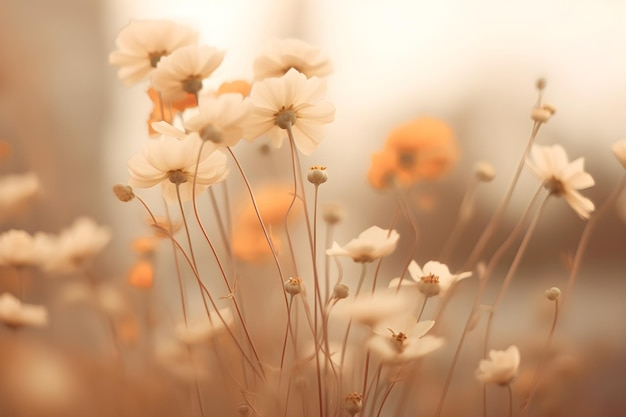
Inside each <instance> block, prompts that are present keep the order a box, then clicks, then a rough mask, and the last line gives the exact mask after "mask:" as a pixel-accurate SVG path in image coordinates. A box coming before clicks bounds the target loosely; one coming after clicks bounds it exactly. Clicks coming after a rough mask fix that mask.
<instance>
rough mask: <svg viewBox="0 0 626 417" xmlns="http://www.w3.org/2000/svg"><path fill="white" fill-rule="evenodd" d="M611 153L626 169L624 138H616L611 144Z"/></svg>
mask: <svg viewBox="0 0 626 417" xmlns="http://www.w3.org/2000/svg"><path fill="white" fill-rule="evenodd" d="M611 150H612V151H613V154H614V155H615V157H616V158H617V160H618V161H619V163H620V164H622V166H623V167H624V169H626V139H622V140H618V141H617V142H615V143H614V144H613V146H611Z"/></svg>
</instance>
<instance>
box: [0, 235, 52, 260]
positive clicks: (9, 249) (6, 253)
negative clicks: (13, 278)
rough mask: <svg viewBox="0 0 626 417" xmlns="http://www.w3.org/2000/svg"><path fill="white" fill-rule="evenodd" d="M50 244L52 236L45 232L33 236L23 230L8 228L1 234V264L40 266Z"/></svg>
mask: <svg viewBox="0 0 626 417" xmlns="http://www.w3.org/2000/svg"><path fill="white" fill-rule="evenodd" d="M49 246H50V238H49V237H48V236H47V235H45V234H44V233H36V234H35V235H34V236H32V235H31V234H29V233H28V232H25V231H23V230H16V229H11V230H8V231H6V232H4V233H2V234H0V265H6V266H12V267H24V266H38V265H40V264H41V261H42V258H43V256H44V254H45V253H46V252H47V247H49Z"/></svg>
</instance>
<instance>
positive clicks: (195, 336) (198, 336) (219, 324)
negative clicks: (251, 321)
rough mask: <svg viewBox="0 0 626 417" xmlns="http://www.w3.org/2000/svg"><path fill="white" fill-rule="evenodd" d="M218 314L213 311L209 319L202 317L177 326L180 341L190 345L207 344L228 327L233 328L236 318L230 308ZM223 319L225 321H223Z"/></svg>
mask: <svg viewBox="0 0 626 417" xmlns="http://www.w3.org/2000/svg"><path fill="white" fill-rule="evenodd" d="M219 314H220V315H221V316H222V318H220V317H219V315H218V314H217V312H215V311H211V312H210V314H209V317H206V316H204V317H202V318H201V319H199V320H195V321H192V322H188V323H187V325H185V323H180V324H179V325H177V326H176V336H177V337H178V340H180V341H181V342H183V343H186V344H189V345H197V344H202V343H205V342H207V341H209V340H211V339H212V338H214V337H216V336H218V335H219V334H221V333H222V332H224V331H225V330H226V326H232V324H233V323H234V322H235V317H234V316H233V313H232V311H231V310H230V309H229V308H223V309H221V310H220V311H219ZM222 319H223V320H222Z"/></svg>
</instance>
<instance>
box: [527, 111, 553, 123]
mask: <svg viewBox="0 0 626 417" xmlns="http://www.w3.org/2000/svg"><path fill="white" fill-rule="evenodd" d="M550 116H552V113H551V112H550V111H549V110H546V109H544V108H543V107H534V108H533V110H532V111H531V113H530V118H531V119H532V120H534V121H535V122H537V123H545V122H547V121H548V120H550Z"/></svg>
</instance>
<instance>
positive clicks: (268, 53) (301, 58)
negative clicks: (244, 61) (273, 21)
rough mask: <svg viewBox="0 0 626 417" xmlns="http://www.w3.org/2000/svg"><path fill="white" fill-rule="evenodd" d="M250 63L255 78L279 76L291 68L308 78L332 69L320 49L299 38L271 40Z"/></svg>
mask: <svg viewBox="0 0 626 417" xmlns="http://www.w3.org/2000/svg"><path fill="white" fill-rule="evenodd" d="M252 65H253V67H254V78H255V79H256V80H262V79H265V78H271V77H280V76H282V75H284V74H286V73H287V71H289V70H290V69H291V68H294V69H296V70H297V71H299V72H301V73H303V74H304V75H306V76H307V77H309V78H310V77H324V76H326V75H328V74H330V73H331V72H332V70H333V68H332V64H331V62H330V59H329V58H328V57H327V56H326V54H324V53H323V52H322V50H321V49H319V48H316V47H314V46H312V45H309V44H308V43H306V42H304V41H301V40H300V39H275V40H273V41H272V42H270V43H269V44H268V45H267V48H266V49H265V50H264V52H263V54H262V55H261V56H259V57H258V58H257V59H255V60H254V63H253V64H252Z"/></svg>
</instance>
